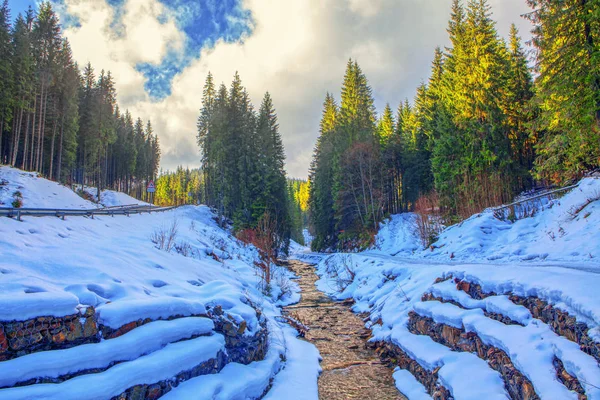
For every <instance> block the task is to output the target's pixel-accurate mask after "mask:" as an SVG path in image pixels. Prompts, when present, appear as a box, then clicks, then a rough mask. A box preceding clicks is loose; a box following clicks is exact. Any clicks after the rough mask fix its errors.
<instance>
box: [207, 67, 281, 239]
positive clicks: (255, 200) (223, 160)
mask: <svg viewBox="0 0 600 400" xmlns="http://www.w3.org/2000/svg"><path fill="white" fill-rule="evenodd" d="M197 138H198V145H199V146H200V148H201V150H202V160H201V161H202V171H203V173H204V191H205V194H204V199H205V202H206V204H207V205H208V206H210V207H212V208H214V209H215V210H216V212H217V214H218V216H219V217H220V219H221V220H224V219H229V220H231V221H232V223H233V228H234V230H235V231H236V232H238V233H239V232H243V235H246V236H250V237H252V236H254V235H259V234H264V233H265V232H258V231H256V230H257V229H258V228H259V227H260V226H262V227H268V228H269V230H272V232H269V233H268V234H269V235H273V237H272V238H269V240H268V242H269V243H270V244H272V245H273V246H275V248H276V249H274V250H277V251H279V250H285V251H287V248H288V245H289V240H290V233H291V226H290V215H289V209H288V195H287V194H288V188H287V180H286V174H285V170H284V165H285V153H284V148H283V143H282V141H281V135H280V133H279V124H278V122H277V114H276V112H275V108H274V105H273V100H272V99H271V96H270V95H269V93H268V92H267V93H266V94H265V95H264V97H263V100H262V103H261V105H260V108H259V110H258V111H256V110H255V109H254V106H253V105H252V102H251V101H250V97H249V94H248V92H247V91H246V89H245V88H244V87H243V85H242V82H241V79H240V77H239V75H238V74H237V73H236V74H235V76H234V78H233V81H232V83H231V86H230V87H229V89H228V88H227V87H226V86H225V85H224V84H221V85H220V86H219V87H218V88H217V87H216V85H215V83H214V79H213V76H212V75H211V74H210V73H209V74H208V76H207V78H206V83H205V86H204V90H203V101H202V108H201V110H200V116H199V118H198V136H197ZM253 230H254V232H253ZM249 240H250V241H252V238H250V239H249ZM269 251H270V249H269Z"/></svg>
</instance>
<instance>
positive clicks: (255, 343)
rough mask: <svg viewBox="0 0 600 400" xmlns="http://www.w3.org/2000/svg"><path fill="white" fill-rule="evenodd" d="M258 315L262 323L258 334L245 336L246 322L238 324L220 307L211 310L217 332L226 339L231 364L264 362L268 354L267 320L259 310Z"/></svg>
mask: <svg viewBox="0 0 600 400" xmlns="http://www.w3.org/2000/svg"><path fill="white" fill-rule="evenodd" d="M257 315H258V317H259V320H260V321H261V325H260V328H259V330H258V332H256V333H255V334H254V335H245V333H246V329H247V327H246V321H242V323H240V324H236V323H235V321H234V319H233V317H232V316H231V315H227V314H225V313H224V312H223V310H222V309H221V307H219V306H217V307H215V308H213V309H212V310H211V318H212V320H213V321H214V323H215V331H217V332H219V333H221V334H222V335H223V336H224V337H225V348H226V349H227V354H228V356H229V360H230V361H231V362H237V363H240V364H250V363H251V362H252V361H256V360H262V359H263V358H264V357H265V355H266V354H267V338H268V332H267V328H266V320H265V319H264V318H263V317H262V316H261V314H260V312H259V311H258V310H257Z"/></svg>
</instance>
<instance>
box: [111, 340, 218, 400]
mask: <svg viewBox="0 0 600 400" xmlns="http://www.w3.org/2000/svg"><path fill="white" fill-rule="evenodd" d="M225 365H227V356H226V355H225V354H224V353H223V352H221V351H220V352H219V353H218V354H217V357H216V358H212V359H210V360H207V361H205V362H203V363H201V364H199V365H197V366H196V367H194V368H192V369H191V370H189V371H184V372H181V373H180V374H178V375H177V376H174V377H173V378H171V379H167V380H163V381H160V382H156V383H153V384H151V385H136V386H134V387H132V388H129V389H127V390H126V391H125V392H123V393H121V394H120V395H118V396H115V397H113V398H112V399H111V400H156V399H158V398H160V397H161V396H163V395H165V394H166V393H168V392H170V391H171V389H173V388H174V387H177V386H179V384H180V383H182V382H185V381H187V380H189V379H192V378H195V377H198V376H201V375H209V374H216V373H218V372H219V371H221V370H222V369H223V367H224V366H225Z"/></svg>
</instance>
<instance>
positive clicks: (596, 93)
mask: <svg viewBox="0 0 600 400" xmlns="http://www.w3.org/2000/svg"><path fill="white" fill-rule="evenodd" d="M528 3H529V5H530V6H531V7H532V8H534V11H533V12H532V13H531V14H529V15H528V16H529V19H530V20H531V21H532V22H533V24H534V26H535V28H534V30H533V33H534V38H533V44H534V45H535V46H536V48H537V50H538V60H537V61H538V62H537V72H538V74H539V77H538V78H537V80H536V95H535V98H534V102H535V105H536V107H538V108H539V114H538V116H537V118H536V120H535V122H534V124H532V126H533V129H534V130H536V131H540V132H544V133H545V134H544V135H543V137H542V138H541V140H540V142H539V143H538V146H537V158H536V162H535V163H536V172H537V175H538V177H540V178H543V179H547V180H550V181H553V182H556V183H563V182H565V181H567V180H569V179H572V178H575V177H577V176H580V175H581V174H582V173H583V172H584V171H586V170H588V169H590V168H596V167H598V165H600V146H598V143H599V142H600V12H599V11H598V10H600V1H599V0H566V1H563V0H560V1H559V0H528Z"/></svg>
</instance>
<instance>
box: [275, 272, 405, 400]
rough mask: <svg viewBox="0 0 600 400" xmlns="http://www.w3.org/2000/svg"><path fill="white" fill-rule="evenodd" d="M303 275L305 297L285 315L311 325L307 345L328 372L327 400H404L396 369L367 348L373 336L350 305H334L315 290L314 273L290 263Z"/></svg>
mask: <svg viewBox="0 0 600 400" xmlns="http://www.w3.org/2000/svg"><path fill="white" fill-rule="evenodd" d="M289 268H290V269H291V270H292V271H293V272H294V273H296V275H297V276H298V278H299V279H298V284H299V285H300V288H301V289H302V293H301V295H302V298H301V300H300V302H299V303H298V304H295V305H292V306H289V307H285V308H284V310H285V312H286V313H287V314H288V315H289V316H291V317H293V318H296V319H297V320H298V321H300V322H302V323H303V324H304V325H306V326H308V327H309V328H310V330H309V331H308V333H307V334H306V340H308V341H309V342H311V343H313V344H314V345H315V346H317V348H318V349H319V352H320V353H321V357H323V361H322V362H321V367H322V368H323V373H322V374H321V376H320V378H319V398H320V399H322V400H348V399H361V400H362V399H386V400H404V399H406V398H405V397H404V396H402V395H401V394H400V393H399V392H398V390H397V389H396V386H395V385H394V379H393V377H392V370H391V369H390V368H388V367H387V366H386V365H384V364H382V363H381V361H380V359H379V357H378V355H377V354H376V353H375V351H373V350H372V349H370V348H368V347H367V346H365V344H366V342H367V339H368V338H369V337H370V331H369V330H368V329H366V328H365V327H364V322H363V320H362V319H361V318H360V317H359V316H358V315H356V314H354V313H353V312H352V311H351V310H350V306H349V304H345V303H340V302H335V301H333V300H332V299H331V298H329V297H328V296H327V295H325V294H323V293H322V292H320V291H319V290H317V288H316V287H315V282H316V281H317V279H318V277H317V275H316V274H315V272H314V268H313V267H311V266H310V265H308V264H304V263H302V262H299V261H290V263H289Z"/></svg>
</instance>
